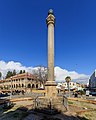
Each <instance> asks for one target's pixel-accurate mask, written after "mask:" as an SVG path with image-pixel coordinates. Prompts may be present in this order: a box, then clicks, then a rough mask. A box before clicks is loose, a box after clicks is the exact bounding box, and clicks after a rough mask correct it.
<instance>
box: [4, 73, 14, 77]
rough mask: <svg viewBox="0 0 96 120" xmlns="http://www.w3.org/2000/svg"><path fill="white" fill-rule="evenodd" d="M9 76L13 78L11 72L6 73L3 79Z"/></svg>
mask: <svg viewBox="0 0 96 120" xmlns="http://www.w3.org/2000/svg"><path fill="white" fill-rule="evenodd" d="M11 76H13V73H12V72H11V71H8V72H7V74H6V77H5V78H9V77H11Z"/></svg>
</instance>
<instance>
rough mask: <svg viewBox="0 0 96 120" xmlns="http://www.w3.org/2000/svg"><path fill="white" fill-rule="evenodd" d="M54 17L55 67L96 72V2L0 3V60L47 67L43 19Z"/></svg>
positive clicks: (9, 0) (39, 0)
mask: <svg viewBox="0 0 96 120" xmlns="http://www.w3.org/2000/svg"><path fill="white" fill-rule="evenodd" d="M50 8H52V9H53V10H54V14H55V17H56V26H55V66H60V67H61V68H63V69H64V68H65V69H67V70H71V71H77V72H79V73H84V74H91V73H92V72H93V71H94V69H95V68H96V0H0V60H4V61H6V62H8V61H11V60H12V61H18V62H20V63H22V64H23V65H25V66H37V65H41V64H42V65H45V66H47V26H46V17H47V13H48V10H49V9H50Z"/></svg>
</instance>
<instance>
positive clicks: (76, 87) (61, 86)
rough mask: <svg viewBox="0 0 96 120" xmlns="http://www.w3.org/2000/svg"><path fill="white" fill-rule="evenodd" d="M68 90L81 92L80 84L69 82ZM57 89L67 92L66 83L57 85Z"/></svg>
mask: <svg viewBox="0 0 96 120" xmlns="http://www.w3.org/2000/svg"><path fill="white" fill-rule="evenodd" d="M69 87H70V90H82V89H83V88H82V87H81V84H79V83H76V82H70V83H69ZM57 89H65V90H68V86H67V82H64V83H58V85H57Z"/></svg>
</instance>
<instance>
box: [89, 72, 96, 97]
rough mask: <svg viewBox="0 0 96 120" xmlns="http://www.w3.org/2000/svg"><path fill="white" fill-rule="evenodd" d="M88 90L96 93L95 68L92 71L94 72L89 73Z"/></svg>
mask: <svg viewBox="0 0 96 120" xmlns="http://www.w3.org/2000/svg"><path fill="white" fill-rule="evenodd" d="M89 90H90V92H91V94H95V95H96V70H95V71H94V73H93V74H92V75H91V77H90V79H89Z"/></svg>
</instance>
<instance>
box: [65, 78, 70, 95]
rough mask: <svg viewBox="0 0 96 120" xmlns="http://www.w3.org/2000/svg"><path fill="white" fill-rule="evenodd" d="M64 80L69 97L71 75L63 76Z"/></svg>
mask: <svg viewBox="0 0 96 120" xmlns="http://www.w3.org/2000/svg"><path fill="white" fill-rule="evenodd" d="M65 80H66V82H67V87H68V93H69V97H70V85H69V83H70V81H71V77H70V76H67V77H66V78H65Z"/></svg>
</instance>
